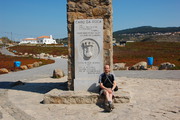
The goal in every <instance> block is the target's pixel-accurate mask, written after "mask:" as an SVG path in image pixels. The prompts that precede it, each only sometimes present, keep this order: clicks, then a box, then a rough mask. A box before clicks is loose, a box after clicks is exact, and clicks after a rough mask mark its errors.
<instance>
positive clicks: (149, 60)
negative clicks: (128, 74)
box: [147, 57, 154, 65]
mask: <svg viewBox="0 0 180 120" xmlns="http://www.w3.org/2000/svg"><path fill="white" fill-rule="evenodd" d="M147 61H148V65H153V62H154V58H153V57H147Z"/></svg>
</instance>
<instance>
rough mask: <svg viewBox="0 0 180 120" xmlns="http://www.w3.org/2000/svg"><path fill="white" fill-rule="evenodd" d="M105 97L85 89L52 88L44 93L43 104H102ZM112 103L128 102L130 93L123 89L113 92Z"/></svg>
mask: <svg viewBox="0 0 180 120" xmlns="http://www.w3.org/2000/svg"><path fill="white" fill-rule="evenodd" d="M104 100H105V97H103V96H99V94H98V93H93V92H86V91H62V90H58V89H53V90H51V91H50V92H48V93H46V94H45V95H44V100H43V101H42V103H43V104H102V103H104ZM113 101H114V103H129V102H130V94H129V92H125V91H118V92H115V93H114V99H113Z"/></svg>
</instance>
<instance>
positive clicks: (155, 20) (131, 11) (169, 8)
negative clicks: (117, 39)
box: [0, 0, 180, 41]
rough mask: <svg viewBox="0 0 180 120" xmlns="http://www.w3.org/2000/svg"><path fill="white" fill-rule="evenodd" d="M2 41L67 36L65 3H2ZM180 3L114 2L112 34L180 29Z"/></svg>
mask: <svg viewBox="0 0 180 120" xmlns="http://www.w3.org/2000/svg"><path fill="white" fill-rule="evenodd" d="M0 5H1V7H0V37H2V36H7V37H9V38H10V36H11V32H12V38H13V40H16V41H17V40H19V39H22V38H27V37H38V36H41V35H53V37H54V38H64V37H66V36H67V28H66V26H67V23H66V0H0ZM179 12H180V0H113V30H114V31H117V30H122V29H127V28H133V27H139V26H154V27H171V26H172V27H179V26H180V14H179Z"/></svg>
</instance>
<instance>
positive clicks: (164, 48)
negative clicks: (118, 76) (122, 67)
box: [114, 42, 180, 69]
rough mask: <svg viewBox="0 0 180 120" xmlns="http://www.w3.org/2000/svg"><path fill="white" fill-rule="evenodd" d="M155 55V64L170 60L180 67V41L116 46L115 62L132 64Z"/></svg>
mask: <svg viewBox="0 0 180 120" xmlns="http://www.w3.org/2000/svg"><path fill="white" fill-rule="evenodd" d="M147 57H154V65H155V66H160V64H161V63H163V62H170V63H173V64H175V65H176V68H175V69H180V43H179V42H178V43H174V42H134V43H127V45H126V46H125V47H117V46H115V47H114V63H120V62H124V63H126V65H127V66H132V65H134V64H136V63H138V62H140V61H147Z"/></svg>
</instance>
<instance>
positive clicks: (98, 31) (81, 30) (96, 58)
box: [74, 19, 103, 90]
mask: <svg viewBox="0 0 180 120" xmlns="http://www.w3.org/2000/svg"><path fill="white" fill-rule="evenodd" d="M74 28H75V30H74V35H75V86H74V87H75V90H79V88H78V87H76V85H77V86H78V85H79V84H81V83H83V81H84V80H86V81H87V80H88V81H89V82H86V83H87V84H88V85H83V86H84V90H86V89H88V86H90V84H94V83H96V82H97V81H98V77H99V75H100V74H101V73H102V72H103V19H78V20H75V22H74Z"/></svg>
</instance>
